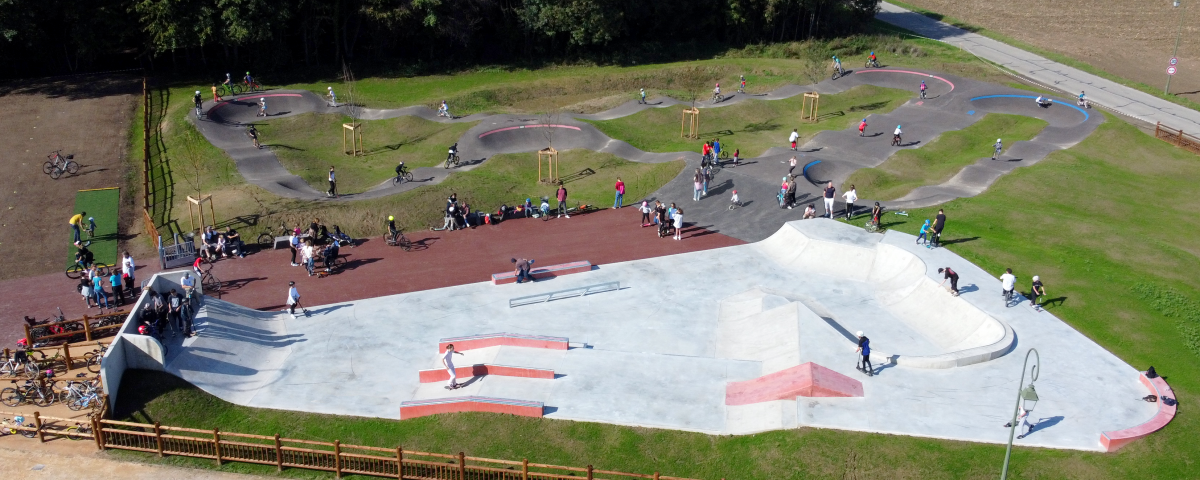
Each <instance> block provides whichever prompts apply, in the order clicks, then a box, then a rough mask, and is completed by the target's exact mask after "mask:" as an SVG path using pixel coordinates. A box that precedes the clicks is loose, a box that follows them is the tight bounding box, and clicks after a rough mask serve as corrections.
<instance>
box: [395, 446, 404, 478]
mask: <svg viewBox="0 0 1200 480" xmlns="http://www.w3.org/2000/svg"><path fill="white" fill-rule="evenodd" d="M396 478H398V479H400V480H404V447H396Z"/></svg>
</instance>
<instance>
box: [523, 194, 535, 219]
mask: <svg viewBox="0 0 1200 480" xmlns="http://www.w3.org/2000/svg"><path fill="white" fill-rule="evenodd" d="M523 207H524V208H525V216H526V217H530V216H532V215H533V202H531V201H529V199H528V198H526V199H525V205H523Z"/></svg>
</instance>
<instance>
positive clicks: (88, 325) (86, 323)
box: [83, 315, 92, 342]
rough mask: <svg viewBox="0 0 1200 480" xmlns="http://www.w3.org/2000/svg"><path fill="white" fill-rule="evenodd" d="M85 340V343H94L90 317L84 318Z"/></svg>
mask: <svg viewBox="0 0 1200 480" xmlns="http://www.w3.org/2000/svg"><path fill="white" fill-rule="evenodd" d="M83 338H84V339H85V341H88V342H90V341H92V322H89V321H88V316H87V315H84V316H83Z"/></svg>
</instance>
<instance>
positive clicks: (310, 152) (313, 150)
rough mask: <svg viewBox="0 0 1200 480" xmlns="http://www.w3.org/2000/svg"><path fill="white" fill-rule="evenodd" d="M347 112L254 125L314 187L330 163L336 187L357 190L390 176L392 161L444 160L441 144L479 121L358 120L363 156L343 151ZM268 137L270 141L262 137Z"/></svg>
mask: <svg viewBox="0 0 1200 480" xmlns="http://www.w3.org/2000/svg"><path fill="white" fill-rule="evenodd" d="M347 121H348V119H347V118H346V117H342V116H339V115H324V114H317V113H306V114H303V115H296V116H292V117H286V118H280V119H276V120H271V121H268V122H265V123H261V124H259V127H258V130H259V132H261V134H262V137H261V138H263V139H264V142H265V146H266V147H268V148H270V149H271V150H273V151H274V152H275V155H276V156H278V157H279V161H280V162H281V163H283V166H284V167H286V168H287V169H288V171H290V172H292V173H294V174H296V175H299V176H300V178H303V179H304V181H306V182H308V183H309V185H312V186H313V187H315V188H316V189H317V190H318V191H322V192H323V191H325V190H328V189H329V183H328V181H327V180H328V178H329V177H328V174H329V167H330V166H333V167H335V169H336V172H337V182H338V183H337V186H338V192H339V193H342V194H347V193H359V192H363V191H366V190H367V189H369V188H371V187H374V186H375V185H378V184H379V183H381V182H383V181H385V180H387V179H389V178H391V177H392V176H394V175H395V169H396V164H398V163H399V162H404V163H405V164H407V165H408V167H409V168H410V169H411V168H416V167H432V166H434V165H435V164H440V162H441V161H443V160H445V159H446V148H447V147H449V146H450V145H451V144H453V143H454V142H457V141H458V138H459V137H461V136H462V135H463V134H464V133H466V131H467V130H469V129H470V128H471V127H473V126H475V124H476V123H478V122H472V123H438V122H431V121H428V120H424V119H421V118H417V117H398V118H390V119H387V120H374V121H367V122H362V123H363V124H364V126H363V127H361V128H360V131H361V132H362V134H363V140H364V144H365V145H366V148H365V149H366V155H365V156H360V157H351V156H349V155H346V154H345V153H343V150H342V130H343V128H342V123H344V122H347ZM266 139H270V140H266Z"/></svg>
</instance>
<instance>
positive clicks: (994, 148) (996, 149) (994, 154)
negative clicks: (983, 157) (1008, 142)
mask: <svg viewBox="0 0 1200 480" xmlns="http://www.w3.org/2000/svg"><path fill="white" fill-rule="evenodd" d="M1003 148H1004V144H1003V143H1001V142H1000V139H999V138H997V139H996V144H995V145H992V160H995V159H997V158H1000V150H1001V149H1003Z"/></svg>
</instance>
